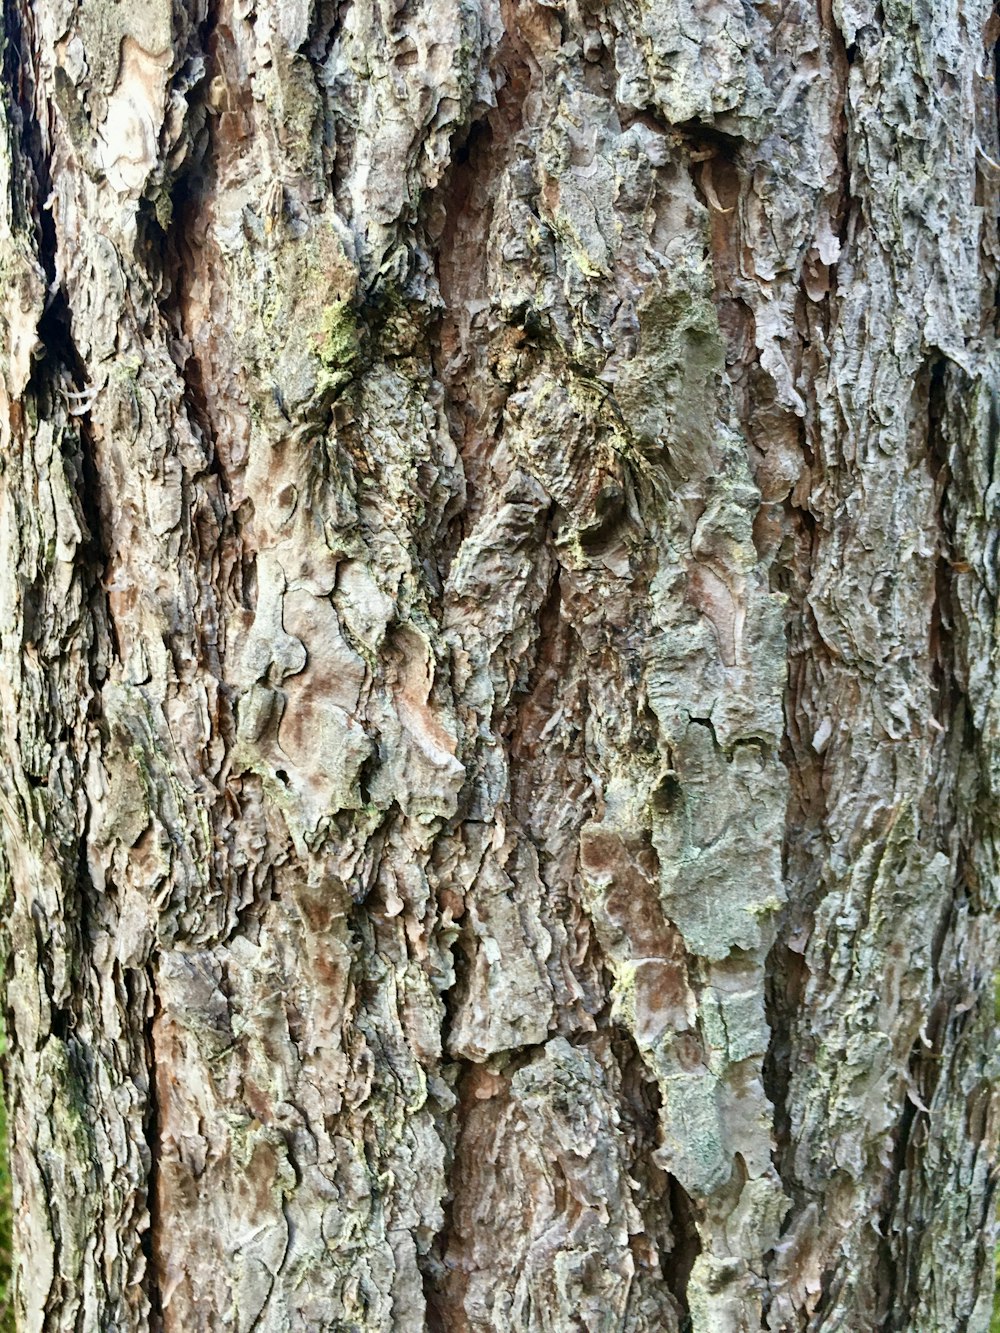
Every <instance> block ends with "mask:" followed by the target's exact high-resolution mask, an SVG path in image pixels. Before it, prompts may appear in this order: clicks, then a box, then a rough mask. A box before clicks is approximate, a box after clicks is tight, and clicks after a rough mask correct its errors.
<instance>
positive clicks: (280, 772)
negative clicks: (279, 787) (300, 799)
mask: <svg viewBox="0 0 1000 1333" xmlns="http://www.w3.org/2000/svg"><path fill="white" fill-rule="evenodd" d="M274 776H275V777H276V778H277V779H278V781H279V782H280V783H282V784H283V785H284V786H286V787H287V786H288V774H287V773H286V771H285V770H284V769H283V768H276V769H275V770H274Z"/></svg>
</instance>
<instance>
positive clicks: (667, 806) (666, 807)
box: [652, 773, 684, 815]
mask: <svg viewBox="0 0 1000 1333" xmlns="http://www.w3.org/2000/svg"><path fill="white" fill-rule="evenodd" d="M683 796H684V792H683V789H682V787H681V784H680V783H679V782H678V780H677V778H676V777H674V775H673V774H672V773H668V774H667V775H666V777H665V778H664V779H663V780H662V781H661V782H660V784H659V786H658V787H657V788H656V790H655V791H654V792H653V802H652V804H653V809H654V810H658V811H659V813H660V814H662V815H669V814H673V812H674V811H675V810H676V809H677V807H678V805H679V804H680V802H681V800H682V799H683Z"/></svg>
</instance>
